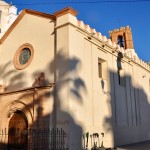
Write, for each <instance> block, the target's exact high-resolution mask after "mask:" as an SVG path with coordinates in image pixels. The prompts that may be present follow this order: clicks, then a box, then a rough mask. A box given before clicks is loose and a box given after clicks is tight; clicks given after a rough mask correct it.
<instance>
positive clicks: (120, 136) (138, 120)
mask: <svg viewBox="0 0 150 150" xmlns="http://www.w3.org/2000/svg"><path fill="white" fill-rule="evenodd" d="M121 59H122V57H120V56H118V59H117V62H116V65H117V69H118V71H117V72H114V71H109V77H110V80H109V81H110V91H111V93H110V101H108V104H109V105H110V106H111V112H112V116H111V117H106V118H105V119H104V124H105V129H106V132H107V134H108V133H112V134H113V135H112V136H113V140H114V141H113V142H114V147H116V146H121V145H126V144H131V143H137V142H141V141H146V140H150V130H149V127H150V118H149V116H150V103H149V101H148V97H147V95H146V93H145V92H144V89H143V88H142V87H140V86H139V85H137V84H136V85H137V86H134V85H133V82H134V81H133V79H132V77H131V76H130V75H126V74H125V72H124V67H123V66H122V65H123V64H122V60H121ZM128 67H129V68H130V71H131V70H133V69H132V66H130V65H129V66H128ZM138 77H139V76H138ZM140 80H146V79H144V78H142V77H141V79H138V81H139V82H140V84H141V83H142V81H140ZM144 82H145V81H144ZM145 84H148V82H145ZM141 85H142V84H141ZM144 86H145V85H144ZM147 87H148V86H147Z"/></svg>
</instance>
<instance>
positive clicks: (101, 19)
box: [5, 0, 150, 61]
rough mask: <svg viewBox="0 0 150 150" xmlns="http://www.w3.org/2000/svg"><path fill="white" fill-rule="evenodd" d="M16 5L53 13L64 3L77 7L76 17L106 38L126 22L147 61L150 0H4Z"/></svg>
mask: <svg viewBox="0 0 150 150" xmlns="http://www.w3.org/2000/svg"><path fill="white" fill-rule="evenodd" d="M5 1H6V2H7V3H12V4H13V5H15V6H16V7H17V8H18V12H19V11H21V10H22V9H25V8H28V9H32V10H37V11H40V12H44V13H49V14H53V13H54V12H56V11H58V10H60V9H63V8H64V7H66V6H71V7H72V8H74V9H75V10H77V11H78V15H77V18H78V20H82V21H83V22H84V23H85V24H88V25H89V26H90V27H91V28H94V29H96V31H97V32H101V33H102V35H105V36H107V38H109V31H111V30H114V29H117V28H120V27H125V26H127V25H129V26H130V27H131V29H132V36H133V42H134V49H135V51H136V53H137V54H138V56H139V58H140V59H142V60H143V61H150V47H149V44H150V39H149V35H150V0H5Z"/></svg>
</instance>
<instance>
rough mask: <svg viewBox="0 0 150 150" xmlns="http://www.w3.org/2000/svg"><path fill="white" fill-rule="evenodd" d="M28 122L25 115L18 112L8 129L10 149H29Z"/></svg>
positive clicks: (13, 116) (12, 118)
mask: <svg viewBox="0 0 150 150" xmlns="http://www.w3.org/2000/svg"><path fill="white" fill-rule="evenodd" d="M27 129H28V120H27V117H26V116H25V114H24V113H23V112H22V111H20V110H17V111H16V112H14V114H13V115H12V117H11V118H10V121H9V127H8V149H15V150H20V149H24V150H26V149H27V141H28V135H27ZM25 148H26V149H25Z"/></svg>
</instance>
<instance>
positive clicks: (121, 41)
mask: <svg viewBox="0 0 150 150" xmlns="http://www.w3.org/2000/svg"><path fill="white" fill-rule="evenodd" d="M118 45H120V47H124V40H123V36H122V35H119V36H118Z"/></svg>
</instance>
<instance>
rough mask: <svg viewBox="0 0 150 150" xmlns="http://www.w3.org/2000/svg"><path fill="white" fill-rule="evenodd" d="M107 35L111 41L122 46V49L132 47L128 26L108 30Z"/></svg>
mask: <svg viewBox="0 0 150 150" xmlns="http://www.w3.org/2000/svg"><path fill="white" fill-rule="evenodd" d="M109 35H110V38H111V40H112V42H115V43H116V44H118V45H120V47H123V48H124V49H134V46H133V40H132V32H131V28H130V27H129V26H126V27H121V28H120V29H115V30H113V31H109Z"/></svg>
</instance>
